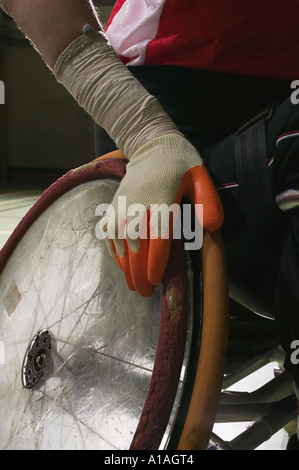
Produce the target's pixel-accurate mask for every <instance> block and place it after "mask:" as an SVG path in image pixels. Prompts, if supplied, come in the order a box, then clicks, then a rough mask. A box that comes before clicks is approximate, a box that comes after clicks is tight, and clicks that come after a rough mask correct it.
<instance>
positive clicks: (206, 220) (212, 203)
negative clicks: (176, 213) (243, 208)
mask: <svg viewBox="0 0 299 470" xmlns="http://www.w3.org/2000/svg"><path fill="white" fill-rule="evenodd" d="M183 196H186V197H188V198H189V199H190V201H191V202H192V203H193V204H195V213H196V214H197V208H196V204H198V205H200V204H202V205H203V221H201V220H199V222H200V223H203V228H204V229H205V230H207V231H209V232H214V231H216V230H219V229H220V227H221V226H222V224H223V219H224V213H223V206H222V201H221V199H220V196H219V194H218V191H217V189H216V188H215V185H214V183H213V181H212V178H211V177H210V175H209V173H208V171H207V169H206V168H205V167H204V165H202V166H195V167H193V168H191V169H190V170H188V171H187V172H186V173H185V175H184V178H183V181H182V185H181V188H180V191H179V194H178V196H177V198H176V200H178V201H181V199H182V197H183ZM199 214H201V212H200V211H199Z"/></svg>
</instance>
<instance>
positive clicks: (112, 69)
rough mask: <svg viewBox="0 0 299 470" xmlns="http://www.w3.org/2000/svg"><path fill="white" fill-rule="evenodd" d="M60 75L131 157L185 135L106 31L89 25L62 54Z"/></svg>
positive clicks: (58, 67)
mask: <svg viewBox="0 0 299 470" xmlns="http://www.w3.org/2000/svg"><path fill="white" fill-rule="evenodd" d="M54 74H55V76H56V79H57V80H58V81H59V82H60V83H62V84H63V85H64V86H65V87H66V88H67V90H68V91H69V92H70V93H71V95H72V96H73V97H74V98H75V99H76V101H77V102H78V103H79V104H80V106H82V107H83V108H84V109H85V110H86V111H87V112H88V113H89V114H90V115H91V116H92V118H93V119H94V121H95V122H96V123H97V124H99V125H100V126H101V127H103V128H104V129H105V130H106V131H107V132H108V134H109V135H110V136H111V138H112V139H113V140H114V142H115V143H116V145H117V146H118V147H119V148H120V149H121V150H122V151H123V152H124V154H125V155H126V156H127V157H128V158H129V159H130V158H131V156H132V155H133V154H134V153H135V152H136V151H137V150H138V148H140V147H141V146H142V145H143V144H145V143H147V142H149V141H151V140H152V139H154V138H156V137H159V136H162V135H165V134H169V133H178V134H179V131H178V129H177V127H176V126H175V124H174V123H173V121H172V120H171V119H170V118H169V117H168V115H167V114H166V113H165V111H164V110H163V108H162V106H161V105H160V104H159V102H158V100H157V99H156V98H154V97H153V96H151V95H150V94H149V93H147V91H146V90H145V89H144V88H143V87H142V85H141V84H140V83H139V82H138V81H137V80H136V79H135V78H134V77H133V75H132V74H131V73H130V71H129V70H128V69H127V68H126V67H125V66H124V65H123V63H122V62H121V60H120V59H119V58H118V57H117V55H116V54H115V52H114V50H113V49H112V48H111V47H110V46H109V45H108V44H107V40H106V38H105V36H104V34H103V33H101V32H98V31H95V30H93V29H91V28H88V27H87V28H86V29H85V32H84V34H83V35H81V36H80V37H78V38H77V39H75V40H74V41H73V42H72V43H71V44H70V45H69V46H68V47H67V48H66V49H65V50H64V52H63V53H62V54H61V55H60V57H59V58H58V60H57V62H56V64H55V67H54Z"/></svg>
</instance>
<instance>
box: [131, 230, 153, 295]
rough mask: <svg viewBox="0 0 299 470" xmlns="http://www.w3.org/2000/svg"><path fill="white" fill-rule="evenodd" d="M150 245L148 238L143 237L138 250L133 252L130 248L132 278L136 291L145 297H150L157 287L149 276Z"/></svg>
mask: <svg viewBox="0 0 299 470" xmlns="http://www.w3.org/2000/svg"><path fill="white" fill-rule="evenodd" d="M148 247H149V240H148V238H142V239H140V240H139V248H138V251H137V252H133V251H131V250H130V249H129V257H130V268H131V275H132V280H133V283H134V286H135V289H136V291H137V292H138V293H139V294H140V295H142V296H143V297H150V296H151V295H152V293H153V291H154V288H155V286H154V285H153V284H152V283H150V282H149V280H148V277H147V266H148Z"/></svg>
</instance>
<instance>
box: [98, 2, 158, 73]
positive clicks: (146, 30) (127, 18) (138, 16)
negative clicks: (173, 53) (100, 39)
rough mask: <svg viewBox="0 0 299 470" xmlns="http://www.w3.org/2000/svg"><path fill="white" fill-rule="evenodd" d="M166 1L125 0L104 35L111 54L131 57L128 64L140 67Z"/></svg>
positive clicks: (153, 36) (154, 34) (155, 32)
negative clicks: (110, 48) (132, 58)
mask: <svg viewBox="0 0 299 470" xmlns="http://www.w3.org/2000/svg"><path fill="white" fill-rule="evenodd" d="M165 1H166V0H126V1H125V3H124V4H123V5H122V7H121V9H120V10H119V11H118V12H117V13H116V15H115V16H114V18H113V19H112V22H111V24H110V25H109V27H108V29H107V31H106V36H107V38H108V41H109V44H110V45H111V46H112V47H113V49H114V50H115V52H116V53H117V54H118V55H120V56H124V57H134V60H131V61H130V62H129V64H130V65H142V64H144V61H145V54H146V48H147V45H148V43H149V42H150V41H151V40H152V39H154V38H155V36H156V34H157V31H158V28H159V21H160V16H161V12H162V8H163V5H164V3H165Z"/></svg>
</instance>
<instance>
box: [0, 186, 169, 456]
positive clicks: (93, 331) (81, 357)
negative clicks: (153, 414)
mask: <svg viewBox="0 0 299 470" xmlns="http://www.w3.org/2000/svg"><path fill="white" fill-rule="evenodd" d="M117 184H118V183H116V182H115V181H110V180H108V181H101V182H98V181H94V182H89V183H86V184H85V185H84V186H82V187H81V186H79V187H77V188H74V189H72V190H71V191H70V192H68V193H67V194H65V195H64V196H62V197H60V198H59V199H58V200H57V201H56V202H54V203H53V204H52V205H51V206H50V207H49V208H48V209H47V210H45V211H44V213H43V214H42V215H41V216H40V217H39V218H38V220H37V221H36V222H35V223H34V224H33V225H32V227H30V229H29V230H28V231H27V233H26V235H25V236H24V237H23V238H22V240H21V241H20V242H19V244H18V246H17V247H16V249H15V250H14V252H13V255H12V256H11V257H10V260H9V262H8V263H7V265H6V266H5V269H4V271H3V273H2V275H1V278H0V292H1V294H0V299H1V307H0V309H1V311H0V331H1V339H2V342H3V343H4V348H3V351H2V361H1V362H2V364H1V365H0V370H1V376H0V416H1V420H0V436H1V438H0V439H1V444H0V446H1V448H2V449H92V448H97V449H127V448H129V445H130V442H131V440H132V437H133V434H134V431H135V429H136V427H137V424H138V421H139V417H140V414H141V411H142V407H143V404H144V400H145V396H146V393H147V390H148V387H149V382H150V378H151V374H152V368H153V363H154V359H155V351H156V346H157V339H158V331H159V322H160V310H161V293H160V289H159V288H158V289H157V291H156V292H155V294H154V296H153V297H152V298H150V299H142V298H140V296H138V295H137V294H136V293H133V292H129V291H128V289H127V288H126V285H125V283H124V281H123V275H122V272H121V271H120V270H119V268H118V267H117V266H116V265H115V264H114V263H112V262H111V258H110V256H109V254H108V252H107V251H106V250H107V249H106V243H105V241H99V240H98V239H97V238H96V236H95V223H96V220H97V219H96V217H95V208H96V207H97V205H98V204H99V201H101V203H102V202H107V203H109V202H110V201H111V199H112V196H113V194H114V192H115V190H116V187H117ZM45 330H46V331H48V333H49V335H50V337H51V344H50V348H48V349H49V351H47V350H46V351H45V348H43V345H42V344H38V345H37V346H36V345H34V341H33V340H34V338H35V337H36V335H37V334H38V333H39V332H41V331H45ZM32 341H33V346H35V347H36V348H37V349H38V348H39V349H38V351H37V349H36V350H35V349H34V348H33V350H31V351H30V343H31V342H32ZM3 343H1V344H3ZM46 346H47V347H48V346H49V344H46ZM28 347H29V349H28ZM28 351H29V352H30V354H31V355H34V354H35V356H36V357H35V358H34V359H35V363H34V362H33V364H31V369H32V370H31V371H30V363H29V362H28V361H27V362H26V360H25V362H24V358H25V357H26V352H28ZM40 351H41V354H40V355H38V353H39V352H40ZM30 354H29V356H30ZM3 356H5V357H3ZM41 358H44V362H43V366H45V363H46V367H45V368H44V370H43V371H42V372H43V373H42V376H41V377H40V378H39V379H38V380H37V382H36V384H35V385H34V386H32V387H31V388H28V389H27V388H24V383H22V371H23V369H22V368H23V367H24V364H25V367H26V366H27V372H28V373H29V374H31V373H32V372H33V373H35V372H36V370H38V368H39V367H42V366H41V362H39V364H38V361H41ZM3 362H4V364H3Z"/></svg>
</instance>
